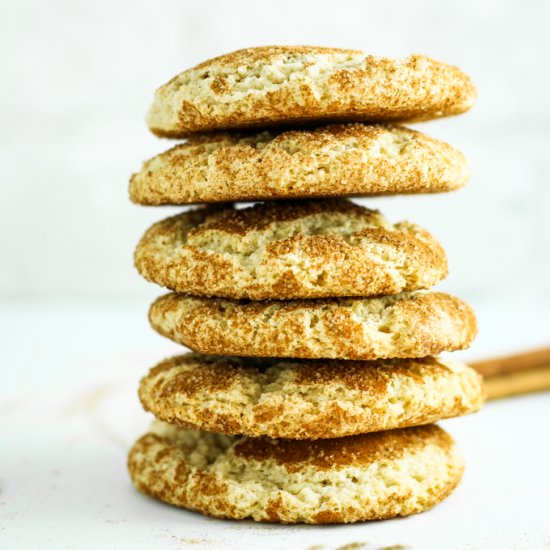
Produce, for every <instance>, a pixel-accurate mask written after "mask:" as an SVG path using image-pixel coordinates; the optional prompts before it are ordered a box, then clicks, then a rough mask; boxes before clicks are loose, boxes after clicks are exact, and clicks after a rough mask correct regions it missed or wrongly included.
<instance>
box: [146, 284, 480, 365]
mask: <svg viewBox="0 0 550 550" xmlns="http://www.w3.org/2000/svg"><path fill="white" fill-rule="evenodd" d="M149 320H150V322H151V325H152V326H153V328H154V329H155V330H157V332H159V333H160V334H163V335H164V336H167V337H168V338H171V339H172V340H174V341H176V342H179V343H180V344H183V345H184V346H187V347H188V348H190V349H192V350H193V351H196V352H199V353H203V354H206V355H237V356H256V357H296V358H310V359H315V358H319V359H321V358H328V359H358V360H371V359H384V358H394V357H395V358H411V357H425V356H427V355H437V354H439V353H441V352H442V351H453V350H457V349H464V348H466V347H468V346H469V345H470V343H471V341H472V340H473V338H474V336H475V335H476V333H477V327H476V319H475V316H474V313H473V311H472V309H471V308H470V307H469V306H468V305H467V304H466V303H464V302H463V301H462V300H459V299H458V298H455V297H454V296H450V295H449V294H444V293H441V292H431V293H424V292H404V293H401V294H396V295H391V296H382V297H376V298H341V299H320V300H289V301H282V300H280V301H263V302H249V301H238V300H224V299H219V298H198V297H191V296H185V295H183V294H167V295H165V296H162V297H160V298H158V299H157V300H156V301H155V302H154V303H153V304H152V306H151V308H150V310H149Z"/></svg>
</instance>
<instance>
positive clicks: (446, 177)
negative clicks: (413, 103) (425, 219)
mask: <svg viewBox="0 0 550 550" xmlns="http://www.w3.org/2000/svg"><path fill="white" fill-rule="evenodd" d="M468 177H469V170H468V167H467V164H466V161H465V159H464V156H463V155H462V153H461V152H460V151H458V150H457V149H455V148H453V147H451V146H450V145H448V144H447V143H444V142H442V141H438V140H436V139H432V138H430V137H428V136H426V135H424V134H421V133H420V132H416V131H414V130H409V129H407V128H404V127H402V126H390V125H380V124H376V125H366V124H360V123H355V124H334V125H330V126H321V127H318V128H315V129H309V130H305V129H302V130H287V131H276V130H264V131H262V132H256V133H229V132H224V133H215V134H206V135H201V136H192V137H190V138H189V140H187V141H186V142H184V143H181V144H179V145H176V146H175V147H173V148H172V149H170V150H168V151H166V152H164V153H161V154H160V155H157V156H156V157H154V158H152V159H150V160H148V161H147V162H145V163H144V164H143V167H142V169H141V170H140V171H139V172H138V173H136V174H134V175H133V176H132V178H131V180H130V190H129V191H130V199H131V200H132V201H134V202H137V203H140V204H145V205H159V204H192V203H202V202H208V203H211V202H223V201H252V200H266V199H290V198H292V199H295V198H311V197H331V196H367V195H391V194H397V193H437V192H442V191H452V190H454V189H458V188H459V187H462V186H463V185H464V184H465V183H466V182H467V180H468Z"/></svg>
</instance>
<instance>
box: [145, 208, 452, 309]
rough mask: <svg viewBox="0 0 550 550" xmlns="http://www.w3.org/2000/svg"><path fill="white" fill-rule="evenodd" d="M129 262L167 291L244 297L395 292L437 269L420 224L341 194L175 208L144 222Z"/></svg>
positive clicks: (442, 261) (439, 258)
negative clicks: (176, 211) (174, 213)
mask: <svg viewBox="0 0 550 550" xmlns="http://www.w3.org/2000/svg"><path fill="white" fill-rule="evenodd" d="M134 258H135V264H136V266H137V268H138V270H139V271H140V273H141V274H142V275H143V276H144V277H145V278H146V279H147V280H149V281H153V282H155V283H157V284H159V285H162V286H165V287H168V288H169V289H171V290H175V291H178V292H184V293H189V294H192V295H197V296H219V297H225V298H250V299H254V300H262V299H268V298H273V299H289V298H319V297H336V296H373V295H377V294H396V293H398V292H402V291H404V290H417V289H426V288H430V287H431V286H433V285H434V284H436V283H437V282H439V281H440V280H441V279H443V278H444V277H445V275H446V274H447V261H446V257H445V252H444V251H443V249H442V247H441V246H440V245H439V243H438V242H437V241H436V240H435V239H434V238H433V237H432V236H431V235H430V234H429V233H428V232H427V231H426V230H424V229H422V228H421V227H419V226H417V225H414V224H411V223H408V222H402V223H398V224H395V225H394V224H391V223H389V222H388V221H386V220H385V219H384V218H383V217H382V216H381V215H380V213H379V212H377V211H374V210H369V209H367V208H364V207H362V206H359V205H356V204H353V203H352V202H350V201H349V200H346V199H324V200H317V201H308V202H301V201H296V202H293V201H290V202H281V203H273V202H268V203H263V204H257V205H255V206H253V207H248V208H244V209H235V208H234V207H232V206H227V205H226V206H224V207H209V208H200V209H197V210H192V211H189V212H184V213H183V214H179V215H177V216H174V217H171V218H168V219H166V220H164V221H161V222H159V223H157V224H155V225H153V227H151V228H150V229H149V230H148V231H147V232H146V233H145V235H144V236H143V238H142V239H141V241H140V243H139V244H138V246H137V248H136V251H135V254H134Z"/></svg>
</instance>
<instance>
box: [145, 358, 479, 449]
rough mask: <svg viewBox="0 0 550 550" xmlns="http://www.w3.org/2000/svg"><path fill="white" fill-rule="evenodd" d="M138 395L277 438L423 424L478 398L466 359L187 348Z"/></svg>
mask: <svg viewBox="0 0 550 550" xmlns="http://www.w3.org/2000/svg"><path fill="white" fill-rule="evenodd" d="M139 396H140V399H141V402H142V404H143V406H144V408H145V409H146V410H148V411H150V412H152V413H153V414H154V415H155V416H156V417H157V418H158V419H159V420H164V421H165V422H169V423H171V424H178V425H180V426H184V427H186V428H191V429H195V430H206V431H209V432H219V433H225V434H243V435H247V436H252V437H259V436H262V435H266V436H269V437H273V438H285V439H320V438H335V437H342V436H348V435H355V434H361V433H368V432H376V431H382V430H391V429H394V428H405V427H408V426H417V425H421V424H430V423H432V422H436V421H437V420H441V419H443V418H451V417H454V416H460V415H463V414H468V413H471V412H475V411H477V410H478V409H479V408H480V407H481V405H482V404H483V389H482V379H481V376H480V375H479V374H478V373H477V372H476V371H475V370H474V369H471V368H470V367H467V366H466V365H464V364H462V363H457V362H451V361H448V360H444V359H437V358H434V357H427V358H423V359H393V360H392V359H386V360H378V361H338V360H302V361H300V360H296V359H294V360H287V361H285V360H284V359H268V358H258V359H256V358H247V359H243V358H238V357H209V356H204V355H195V354H187V355H180V356H177V357H173V358H171V359H167V360H165V361H163V362H162V363H160V364H159V365H157V366H156V367H154V368H153V369H151V371H150V372H149V374H148V375H147V376H145V377H144V378H143V379H142V380H141V384H140V387H139Z"/></svg>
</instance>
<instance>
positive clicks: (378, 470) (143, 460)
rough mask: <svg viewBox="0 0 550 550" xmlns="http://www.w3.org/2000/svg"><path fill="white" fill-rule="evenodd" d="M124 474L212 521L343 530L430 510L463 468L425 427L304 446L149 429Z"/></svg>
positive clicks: (441, 438)
mask: <svg viewBox="0 0 550 550" xmlns="http://www.w3.org/2000/svg"><path fill="white" fill-rule="evenodd" d="M128 468H129V471H130V475H131V477H132V480H133V482H134V484H135V485H136V487H137V488H138V489H139V490H140V491H143V492H144V493H146V494H148V495H151V496H153V497H155V498H159V499H161V500H163V501H165V502H168V503H170V504H174V505H176V506H182V507H185V508H189V509H192V510H198V511H200V512H202V513H204V514H208V515H212V516H215V517H225V518H233V519H244V518H248V517H251V518H252V519H254V520H256V521H268V522H281V523H350V522H356V521H364V520H371V519H383V518H389V517H395V516H406V515H409V514H414V513H418V512H422V511H424V510H427V509H429V508H431V507H432V506H434V505H435V504H437V503H438V502H440V501H441V500H443V499H444V498H445V497H446V496H447V495H448V494H449V493H450V492H451V491H452V489H453V488H454V487H455V486H456V485H457V484H458V482H459V481H460V478H461V475H462V470H463V462H462V459H461V458H460V456H459V455H458V453H457V452H456V450H455V447H454V442H453V440H452V439H451V438H450V437H449V435H448V434H446V433H445V432H444V431H443V430H441V429H440V428H438V427H437V426H433V425H431V426H422V427H416V428H406V429H402V430H393V431H386V432H380V433H376V434H367V435H361V436H353V437H347V438H342V439H333V440H319V441H313V442H312V441H285V440H269V439H265V438H253V439H248V438H239V437H229V436H220V435H217V434H210V433H207V432H193V431H188V430H183V429H178V428H175V427H170V426H168V425H164V424H157V425H156V426H154V427H153V432H152V433H149V434H147V435H145V436H143V437H142V438H141V439H140V440H138V441H137V442H136V444H135V445H134V447H133V448H132V450H131V451H130V454H129V458H128Z"/></svg>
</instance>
